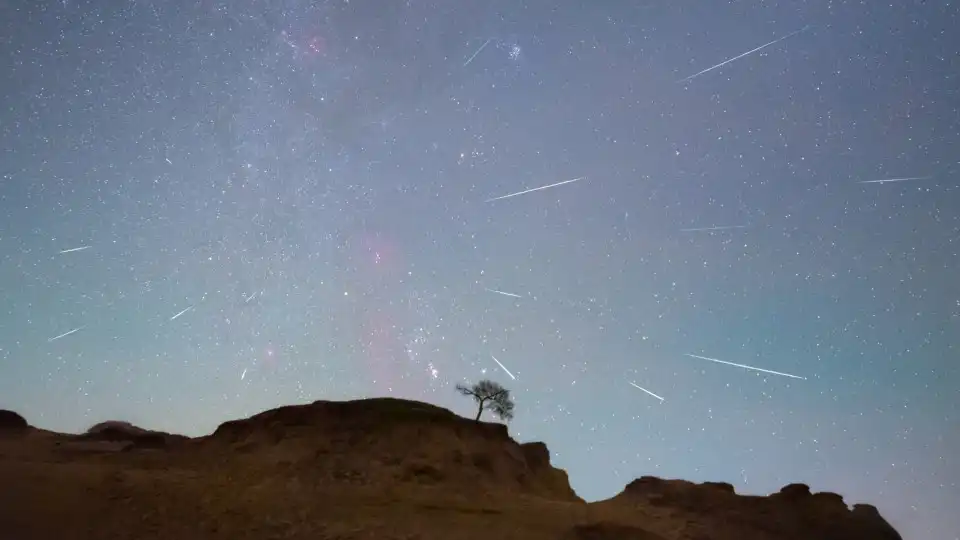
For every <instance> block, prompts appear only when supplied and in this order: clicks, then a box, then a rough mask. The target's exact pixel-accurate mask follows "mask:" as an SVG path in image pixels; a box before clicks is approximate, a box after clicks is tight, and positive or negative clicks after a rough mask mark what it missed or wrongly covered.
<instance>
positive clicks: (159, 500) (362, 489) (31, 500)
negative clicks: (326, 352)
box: [0, 398, 899, 540]
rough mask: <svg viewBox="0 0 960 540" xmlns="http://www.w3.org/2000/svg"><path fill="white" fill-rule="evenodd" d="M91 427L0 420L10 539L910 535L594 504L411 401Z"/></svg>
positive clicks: (692, 509) (763, 512)
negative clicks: (198, 423)
mask: <svg viewBox="0 0 960 540" xmlns="http://www.w3.org/2000/svg"><path fill="white" fill-rule="evenodd" d="M97 427H98V429H91V431H90V432H88V433H87V434H84V435H81V436H77V435H63V434H57V433H51V432H46V431H42V430H37V429H34V428H30V427H29V426H28V425H27V423H26V421H25V420H23V419H22V417H20V416H19V415H16V414H15V413H9V414H7V413H6V412H0V485H2V486H4V489H0V537H11V538H91V539H93V538H96V539H98V540H101V539H103V540H109V539H111V538H137V539H145V538H158V539H159V538H164V539H168V538H170V537H171V536H177V537H181V538H191V539H194V538H195V539H205V538H230V539H236V538H304V539H307V538H310V539H318V538H327V539H334V538H336V539H340V540H344V539H352V538H358V539H359V538H383V539H401V538H402V539H408V540H409V539H414V538H416V539H429V538H437V539H441V538H442V539H448V538H451V537H454V538H460V539H471V538H476V539H484V540H488V539H489V538H490V537H491V536H494V537H497V538H501V539H511V538H518V539H519V538H524V539H541V538H543V539H547V538H549V539H564V540H580V539H593V540H598V539H610V540H614V539H616V540H623V539H643V540H668V539H699V540H702V539H708V538H715V539H727V538H731V539H732V538H737V539H743V540H753V539H756V540H766V539H773V538H778V539H782V538H787V539H792V538H797V539H799V538H804V539H809V538H818V539H828V540H829V539H835V540H840V539H848V538H849V539H853V538H856V539H877V540H888V539H889V540H893V539H899V535H897V533H896V531H894V530H893V529H892V528H891V527H890V526H889V525H888V524H887V523H886V522H885V521H884V520H883V518H882V517H880V515H879V513H878V512H877V510H876V508H874V507H872V506H869V505H856V506H854V507H853V509H849V508H848V507H847V505H846V504H845V503H844V502H843V499H842V498H841V497H840V496H839V495H835V494H830V493H810V490H809V488H807V487H806V486H803V485H802V484H792V485H790V486H786V487H785V488H784V489H783V490H781V492H780V493H776V494H773V495H771V496H768V497H755V496H741V495H737V494H736V493H735V492H734V489H733V487H732V486H731V485H729V484H723V483H706V484H693V483H691V482H686V481H682V480H663V479H659V478H654V477H643V478H640V479H637V480H636V481H634V482H631V483H630V484H629V485H628V486H627V487H626V489H624V491H623V493H621V494H620V495H618V496H616V497H614V498H612V499H609V500H607V501H601V502H598V503H592V504H587V503H584V502H583V501H582V500H581V499H580V498H579V497H577V495H576V494H575V493H574V492H573V490H572V489H571V488H570V485H569V482H568V481H567V475H566V473H565V472H564V471H562V470H560V469H557V468H555V467H553V466H552V465H551V463H550V452H549V450H548V449H547V446H546V445H545V444H543V443H539V442H534V443H526V444H519V443H517V442H516V441H514V440H513V439H511V438H510V437H509V435H508V433H507V430H506V428H505V427H504V426H503V425H500V424H493V423H484V422H474V421H473V420H471V419H465V418H462V417H460V416H457V415H456V414H454V413H452V412H450V411H448V410H446V409H442V408H439V407H435V406H433V405H429V404H426V403H419V402H413V401H404V400H397V399H388V398H382V399H369V400H360V401H349V402H327V401H318V402H315V403H311V404H308V405H298V406H288V407H281V408H278V409H273V410H270V411H265V412H263V413H260V414H258V415H255V416H253V417H250V418H247V419H243V420H235V421H231V422H226V423H224V424H222V425H221V426H220V427H219V428H217V430H216V431H215V432H214V433H213V434H211V435H209V436H206V437H200V438H196V439H188V438H186V437H182V436H178V435H171V434H168V433H160V432H154V431H149V430H145V429H142V428H139V427H136V426H131V425H129V424H125V423H123V422H107V423H104V424H101V425H99V426H97Z"/></svg>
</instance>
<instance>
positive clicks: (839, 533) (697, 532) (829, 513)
mask: <svg viewBox="0 0 960 540" xmlns="http://www.w3.org/2000/svg"><path fill="white" fill-rule="evenodd" d="M613 501H616V502H617V503H620V504H625V505H630V506H634V507H645V506H646V507H655V508H661V509H669V510H672V511H679V513H680V514H681V515H683V516H684V518H685V520H686V522H687V527H686V534H688V535H690V536H692V537H694V538H703V539H707V538H711V539H718V540H721V539H727V538H730V539H734V538H751V539H757V540H774V539H778V540H792V539H796V540H801V539H807V538H819V539H823V540H848V539H860V538H863V539H866V538H870V539H876V540H901V539H900V535H899V534H898V533H897V532H896V531H895V530H894V529H893V527H891V526H890V524H889V523H887V522H886V520H884V519H883V518H882V517H880V513H879V512H878V511H877V509H876V508H874V507H873V506H869V505H855V506H854V508H853V509H852V510H851V509H850V508H849V507H848V506H847V504H846V503H845V502H844V500H843V497H842V496H840V495H838V494H836V493H830V492H820V493H811V491H810V487H809V486H807V485H805V484H789V485H786V486H784V487H783V488H782V489H781V490H780V491H779V492H777V493H774V494H772V495H769V496H766V497H762V496H747V495H738V494H737V493H736V492H735V490H734V489H733V486H732V485H730V484H727V483H716V482H706V483H703V484H695V483H693V482H688V481H686V480H667V479H661V478H656V477H652V476H644V477H641V478H638V479H637V480H634V481H633V482H631V483H630V484H628V485H627V487H626V488H625V489H624V491H623V492H622V493H621V494H620V495H618V496H617V497H614V499H611V502H613Z"/></svg>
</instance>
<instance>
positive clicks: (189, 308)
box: [170, 306, 193, 321]
mask: <svg viewBox="0 0 960 540" xmlns="http://www.w3.org/2000/svg"><path fill="white" fill-rule="evenodd" d="M191 309H193V306H190V307H188V308H187V309H185V310H183V311H181V312H180V313H177V314H176V315H174V316H173V317H170V320H171V321H173V320H176V319H177V318H178V317H180V316H181V315H183V314H184V313H186V312H188V311H190V310H191Z"/></svg>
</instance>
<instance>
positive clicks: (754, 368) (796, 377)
mask: <svg viewBox="0 0 960 540" xmlns="http://www.w3.org/2000/svg"><path fill="white" fill-rule="evenodd" d="M687 356H689V357H690V358H699V359H701V360H709V361H711V362H716V363H718V364H727V365H728V366H734V367H738V368H743V369H752V370H753V371H761V372H763V373H769V374H771V375H780V376H781V377H790V378H791V379H800V380H803V381H805V380H807V378H806V377H801V376H799V375H791V374H789V373H781V372H779V371H771V370H769V369H763V368H758V367H753V366H745V365H743V364H734V363H733V362H726V361H723V360H717V359H716V358H707V357H706V356H699V355H696V354H688V355H687Z"/></svg>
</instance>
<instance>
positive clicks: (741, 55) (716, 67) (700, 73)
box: [677, 26, 810, 83]
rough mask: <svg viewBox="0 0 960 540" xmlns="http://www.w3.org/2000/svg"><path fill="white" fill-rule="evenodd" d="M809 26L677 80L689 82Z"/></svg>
mask: <svg viewBox="0 0 960 540" xmlns="http://www.w3.org/2000/svg"><path fill="white" fill-rule="evenodd" d="M807 28H810V27H809V26H804V27H803V28H801V29H800V30H794V31H793V32H790V33H789V34H787V35H785V36H783V37H781V38H777V39H775V40H773V41H771V42H770V43H767V44H765V45H761V46H759V47H757V48H756V49H751V50H749V51H747V52H745V53H743V54H740V55H737V56H734V57H733V58H730V59H727V60H724V61H723V62H720V63H719V64H717V65H715V66H711V67H708V68H707V69H705V70H703V71H700V72H698V73H694V74H693V75H690V76H689V77H684V78H682V79H680V80H679V81H677V82H678V83H681V82H687V81H689V80H691V79H695V78H697V77H699V76H701V75H703V74H704V73H707V72H709V71H713V70H715V69H719V68H721V67H723V66H725V65H727V64H729V63H730V62H733V61H734V60H739V59H741V58H743V57H744V56H747V55H751V54H753V53H755V52H757V51H759V50H760V49H766V48H767V47H769V46H771V45H775V44H777V43H780V42H781V41H783V40H785V39H787V38H789V37H793V36H795V35H797V34H799V33H800V32H803V31H804V30H806V29H807Z"/></svg>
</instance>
